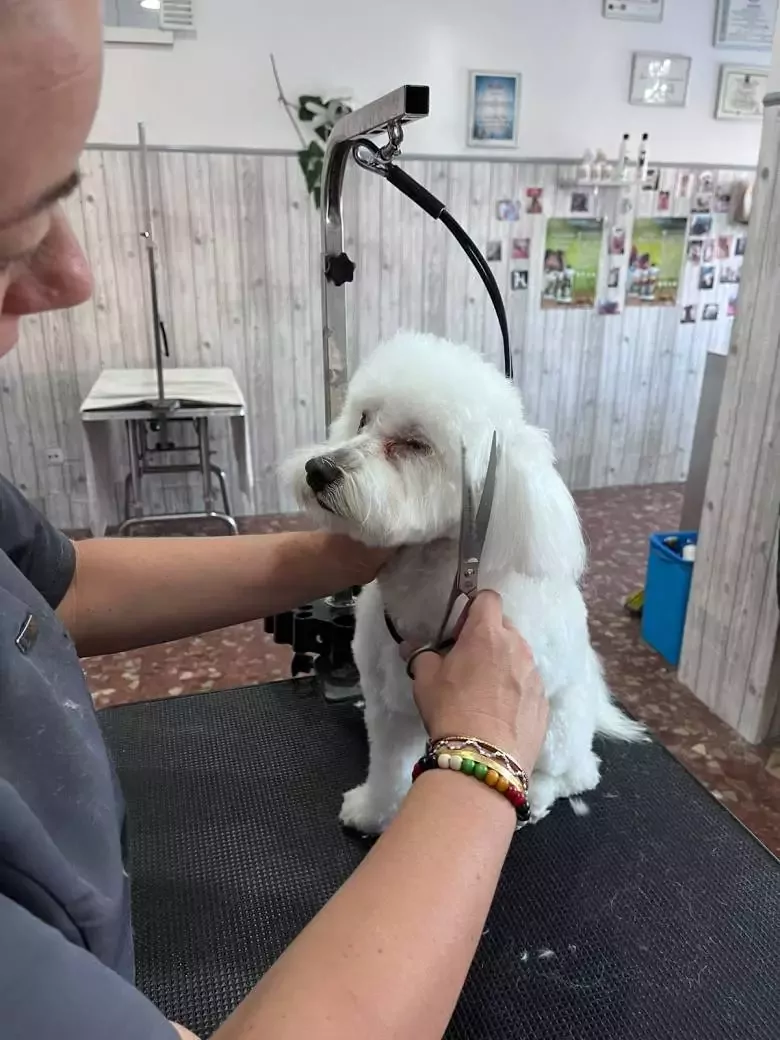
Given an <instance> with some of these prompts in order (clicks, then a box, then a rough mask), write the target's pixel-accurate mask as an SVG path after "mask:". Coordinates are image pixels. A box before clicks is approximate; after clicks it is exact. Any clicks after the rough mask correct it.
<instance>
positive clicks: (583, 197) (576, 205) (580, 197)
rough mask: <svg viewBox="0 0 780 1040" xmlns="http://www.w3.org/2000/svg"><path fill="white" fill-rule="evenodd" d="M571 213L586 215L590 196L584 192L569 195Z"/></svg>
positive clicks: (574, 192)
mask: <svg viewBox="0 0 780 1040" xmlns="http://www.w3.org/2000/svg"><path fill="white" fill-rule="evenodd" d="M571 211H572V213H588V212H589V211H590V195H589V194H588V193H587V192H586V191H573V192H572V193H571Z"/></svg>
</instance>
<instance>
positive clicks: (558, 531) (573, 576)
mask: <svg viewBox="0 0 780 1040" xmlns="http://www.w3.org/2000/svg"><path fill="white" fill-rule="evenodd" d="M499 452H500V454H499V460H498V472H497V475H496V492H495V498H494V500H493V511H492V513H491V520H490V527H489V529H488V538H487V543H486V547H485V556H486V566H487V569H488V570H490V571H493V570H497V571H501V570H513V571H518V572H519V573H522V574H528V575H530V576H532V577H537V578H565V579H569V580H574V581H578V580H579V578H580V577H581V575H582V571H583V569H584V567H585V542H584V540H583V537H582V528H581V527H580V521H579V516H578V515H577V508H576V506H575V504H574V500H573V498H572V497H571V495H570V493H569V490H568V488H567V487H566V485H565V484H564V482H563V480H562V479H561V477H560V474H559V473H558V471H557V469H556V468H555V456H554V454H553V450H552V445H551V444H550V440H549V438H548V436H547V434H546V433H545V432H544V431H543V430H540V429H538V428H537V427H534V426H528V425H526V424H525V423H520V424H518V425H517V426H516V427H515V428H514V429H513V430H512V431H511V432H510V433H509V435H506V433H505V435H504V437H503V438H502V440H501V441H500V442H499Z"/></svg>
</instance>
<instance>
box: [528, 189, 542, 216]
mask: <svg viewBox="0 0 780 1040" xmlns="http://www.w3.org/2000/svg"><path fill="white" fill-rule="evenodd" d="M543 196H544V188H526V189H525V211H526V213H534V214H538V213H542V212H543V208H542V197H543Z"/></svg>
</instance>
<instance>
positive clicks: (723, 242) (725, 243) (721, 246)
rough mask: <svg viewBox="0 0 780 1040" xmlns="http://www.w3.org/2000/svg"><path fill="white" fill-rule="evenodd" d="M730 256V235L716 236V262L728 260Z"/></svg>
mask: <svg viewBox="0 0 780 1040" xmlns="http://www.w3.org/2000/svg"><path fill="white" fill-rule="evenodd" d="M730 256H731V235H718V260H728V258H729V257H730Z"/></svg>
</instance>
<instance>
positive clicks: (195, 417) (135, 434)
mask: <svg viewBox="0 0 780 1040" xmlns="http://www.w3.org/2000/svg"><path fill="white" fill-rule="evenodd" d="M236 414H240V413H239V412H238V411H237V410H236V409H230V408H228V409H224V408H219V409H217V408H211V409H206V408H180V409H178V410H177V411H176V412H175V413H174V418H173V421H175V422H177V423H180V422H186V421H188V420H190V421H191V422H192V424H193V427H194V429H195V436H196V443H195V444H194V445H176V444H174V443H173V442H167V441H166V440H165V436H166V428H167V425H168V422H169V421H170V420H168V421H162V422H161V421H160V420H159V419H158V417H157V416H156V415H155V414H154V413H152V412H148V411H143V412H141V413H136V414H134V415H133V416H132V417H130V416H127V415H125V417H124V424H125V432H126V436H127V453H128V460H129V464H130V472H129V473H128V474H127V476H126V477H125V508H124V519H123V521H122V523H121V524H120V525H119V531H118V534H120V535H129V534H130V533H131V532H132V530H133V528H135V527H138V526H139V525H141V524H146V523H148V522H149V521H150V520H154V521H155V522H165V521H173V520H193V519H204V518H208V519H211V520H216V521H219V522H220V523H222V524H224V525H225V526H226V527H227V529H228V531H229V532H230V534H238V525H237V524H236V521H235V518H234V517H233V513H232V510H231V508H230V499H229V497H228V490H227V480H226V478H225V471H224V470H223V469H221V468H220V467H219V466H217V465H216V464H215V463H214V462H212V461H211V456H212V454H213V452H212V451H211V448H210V443H211V442H210V437H209V419H210V418H215V417H217V416H219V417H221V418H225V417H230V416H231V415H236ZM112 417H114V418H118V416H116V415H114V416H112ZM104 418H105V416H104ZM150 424H154V425H156V426H158V428H159V429H160V431H161V434H162V438H163V439H162V440H161V441H159V442H158V443H157V444H156V445H154V446H150V445H149V443H148V436H149V427H150ZM166 455H174V456H177V457H183V458H186V457H187V456H188V455H189V456H192V455H197V459H198V461H197V462H186V461H181V462H170V461H163V457H164V456H166ZM166 473H198V474H200V478H201V487H202V494H203V509H202V510H195V511H191V512H186V513H155V514H151V515H147V514H145V513H144V505H143V478H144V477H153V476H160V475H162V474H166ZM214 476H216V478H217V480H218V482H219V488H220V496H221V499H222V510H221V511H218V510H216V509H215V508H214V503H215V495H214V485H213V480H212V477H214Z"/></svg>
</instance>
